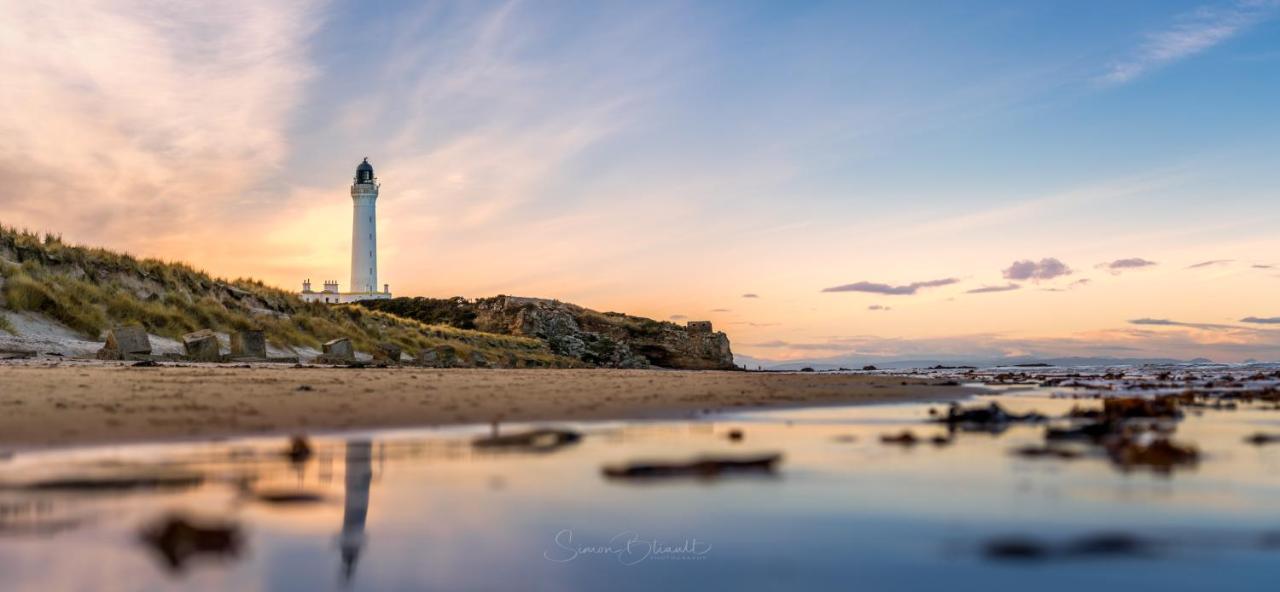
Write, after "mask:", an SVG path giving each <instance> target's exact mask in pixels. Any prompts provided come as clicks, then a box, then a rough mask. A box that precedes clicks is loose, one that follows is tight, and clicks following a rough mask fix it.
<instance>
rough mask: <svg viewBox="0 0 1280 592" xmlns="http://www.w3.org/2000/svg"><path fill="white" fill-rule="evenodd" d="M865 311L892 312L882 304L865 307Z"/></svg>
mask: <svg viewBox="0 0 1280 592" xmlns="http://www.w3.org/2000/svg"><path fill="white" fill-rule="evenodd" d="M867 310H893V309H892V308H890V307H888V306H885V305H883V304H872V305H871V306H868V307H867Z"/></svg>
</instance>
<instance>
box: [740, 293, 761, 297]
mask: <svg viewBox="0 0 1280 592" xmlns="http://www.w3.org/2000/svg"><path fill="white" fill-rule="evenodd" d="M742 297H743V298H759V297H760V295H759V294H752V293H751V292H747V293H746V294H743V295H742Z"/></svg>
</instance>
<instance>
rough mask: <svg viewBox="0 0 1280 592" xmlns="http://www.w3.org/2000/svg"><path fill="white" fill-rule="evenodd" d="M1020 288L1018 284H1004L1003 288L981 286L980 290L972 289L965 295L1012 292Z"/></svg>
mask: <svg viewBox="0 0 1280 592" xmlns="http://www.w3.org/2000/svg"><path fill="white" fill-rule="evenodd" d="M1021 287H1022V286H1019V285H1018V284H1005V285H1003V286H983V287H981V288H974V289H972V290H969V291H967V292H965V293H966V294H990V293H992V292H1010V291H1013V290H1017V289H1019V288H1021Z"/></svg>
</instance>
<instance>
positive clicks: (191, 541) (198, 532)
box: [141, 515, 243, 571]
mask: <svg viewBox="0 0 1280 592" xmlns="http://www.w3.org/2000/svg"><path fill="white" fill-rule="evenodd" d="M141 538H142V540H143V541H145V542H146V543H147V544H148V545H149V546H150V547H151V548H152V549H153V550H155V551H156V552H157V553H158V554H159V555H160V557H161V558H162V559H163V560H164V562H165V564H166V565H167V566H168V567H169V568H170V569H172V570H174V571H180V570H181V569H182V568H183V567H184V566H185V565H186V563H187V561H189V560H191V559H192V558H193V557H196V556H198V555H213V556H231V557H234V556H236V555H238V554H239V553H240V549H241V546H242V544H243V536H242V535H241V532H240V528H239V527H238V526H237V525H236V524H235V523H233V522H223V521H199V520H195V519H192V518H188V517H185V516H180V515H170V516H167V517H165V518H163V519H161V520H160V521H158V522H156V523H155V524H153V525H151V526H149V527H146V528H144V529H143V531H142V534H141Z"/></svg>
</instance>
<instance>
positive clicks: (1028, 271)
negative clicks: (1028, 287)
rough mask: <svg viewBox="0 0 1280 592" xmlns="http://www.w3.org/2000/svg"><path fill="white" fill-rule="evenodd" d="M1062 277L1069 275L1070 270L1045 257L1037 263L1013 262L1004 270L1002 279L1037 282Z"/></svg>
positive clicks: (1028, 260)
mask: <svg viewBox="0 0 1280 592" xmlns="http://www.w3.org/2000/svg"><path fill="white" fill-rule="evenodd" d="M1064 275H1071V268H1070V267H1067V264H1065V263H1063V262H1061V261H1059V260H1057V259H1055V258H1053V257H1046V258H1044V259H1041V260H1040V261H1039V262H1036V261H1032V260H1030V259H1024V260H1022V261H1014V262H1013V264H1012V265H1010V266H1009V268H1008V269H1005V270H1004V279H1007V280H1014V281H1023V280H1031V281H1036V282H1038V281H1041V280H1051V279H1053V278H1056V277H1061V276H1064Z"/></svg>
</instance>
